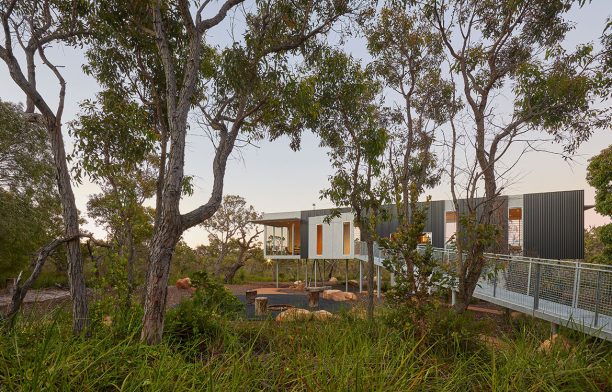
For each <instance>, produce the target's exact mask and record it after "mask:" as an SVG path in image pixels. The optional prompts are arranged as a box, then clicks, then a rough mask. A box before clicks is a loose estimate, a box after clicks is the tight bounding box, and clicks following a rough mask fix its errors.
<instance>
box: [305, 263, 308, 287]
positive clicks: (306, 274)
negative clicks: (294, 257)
mask: <svg viewBox="0 0 612 392" xmlns="http://www.w3.org/2000/svg"><path fill="white" fill-rule="evenodd" d="M305 261H306V273H305V277H306V285H305V287H308V259H306V260H305Z"/></svg>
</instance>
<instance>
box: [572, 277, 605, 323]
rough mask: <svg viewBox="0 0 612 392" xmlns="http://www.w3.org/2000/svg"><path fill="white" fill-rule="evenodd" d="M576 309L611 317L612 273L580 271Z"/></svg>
mask: <svg viewBox="0 0 612 392" xmlns="http://www.w3.org/2000/svg"><path fill="white" fill-rule="evenodd" d="M579 282H580V285H579V286H578V290H577V291H578V295H577V307H579V308H582V309H585V310H589V311H591V312H597V313H598V314H601V315H604V316H612V273H608V272H605V271H600V270H591V269H580V279H579Z"/></svg>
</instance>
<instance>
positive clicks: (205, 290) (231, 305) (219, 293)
mask: <svg viewBox="0 0 612 392" xmlns="http://www.w3.org/2000/svg"><path fill="white" fill-rule="evenodd" d="M191 284H192V286H193V287H195V288H196V292H195V294H194V296H193V302H194V303H196V304H198V305H200V306H201V307H203V308H205V309H207V310H209V311H211V312H214V313H218V314H221V315H223V316H227V317H236V316H238V314H239V313H240V312H242V310H243V305H242V303H241V302H240V301H239V300H238V298H236V297H235V296H234V295H233V294H232V293H230V292H229V291H228V290H227V289H226V288H225V287H224V286H223V285H222V284H221V283H218V282H216V281H214V280H212V279H210V278H209V276H208V274H207V273H206V272H204V271H199V272H194V273H193V274H192V275H191Z"/></svg>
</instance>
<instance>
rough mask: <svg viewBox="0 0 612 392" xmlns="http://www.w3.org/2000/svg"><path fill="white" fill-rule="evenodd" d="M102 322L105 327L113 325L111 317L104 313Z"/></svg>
mask: <svg viewBox="0 0 612 392" xmlns="http://www.w3.org/2000/svg"><path fill="white" fill-rule="evenodd" d="M102 324H103V325H104V326H106V327H110V326H111V325H113V319H112V318H111V316H109V315H106V316H104V317H103V318H102Z"/></svg>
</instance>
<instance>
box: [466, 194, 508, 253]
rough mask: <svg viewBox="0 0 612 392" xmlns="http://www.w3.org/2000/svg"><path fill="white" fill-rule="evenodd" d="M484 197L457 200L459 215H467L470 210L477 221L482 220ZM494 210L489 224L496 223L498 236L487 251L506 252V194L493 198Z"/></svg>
mask: <svg viewBox="0 0 612 392" xmlns="http://www.w3.org/2000/svg"><path fill="white" fill-rule="evenodd" d="M485 201H486V199H485V198H483V197H478V198H474V199H472V200H467V199H461V200H458V204H459V215H460V216H461V215H467V214H469V211H470V210H472V211H473V210H475V211H476V219H477V221H478V222H481V223H482V222H484V221H483V212H484V203H485ZM493 208H494V211H493V215H492V217H491V221H490V223H491V224H494V225H496V226H497V227H498V228H499V230H500V231H499V236H498V237H497V240H496V242H495V245H493V246H492V247H491V248H490V249H488V251H489V252H493V253H507V252H508V196H498V197H497V198H496V199H495V204H494V207H493Z"/></svg>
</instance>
